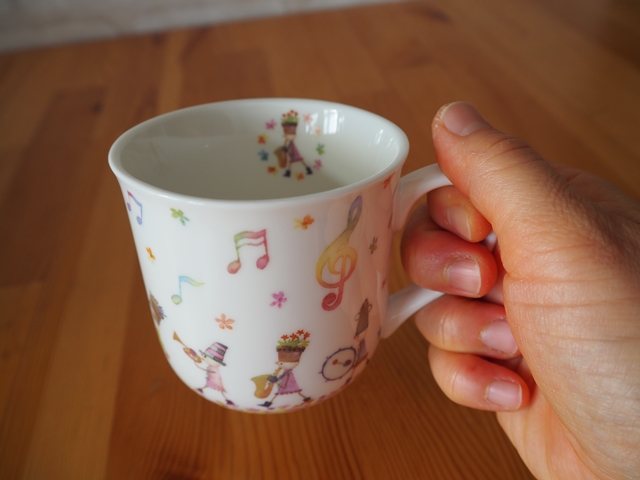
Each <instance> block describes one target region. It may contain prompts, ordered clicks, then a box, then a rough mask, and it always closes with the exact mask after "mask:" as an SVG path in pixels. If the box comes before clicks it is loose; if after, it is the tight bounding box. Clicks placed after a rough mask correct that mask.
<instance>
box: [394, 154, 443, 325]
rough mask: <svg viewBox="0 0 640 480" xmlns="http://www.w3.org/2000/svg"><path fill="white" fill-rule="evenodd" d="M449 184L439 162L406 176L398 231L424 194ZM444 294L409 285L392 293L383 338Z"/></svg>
mask: <svg viewBox="0 0 640 480" xmlns="http://www.w3.org/2000/svg"><path fill="white" fill-rule="evenodd" d="M446 185H451V181H450V180H449V179H448V178H447V177H446V176H445V175H444V173H442V170H440V167H439V166H438V165H437V164H433V165H428V166H426V167H423V168H420V169H418V170H416V171H414V172H411V173H410V174H408V175H405V176H404V177H402V178H401V179H400V185H399V188H398V200H397V203H396V207H395V214H394V216H393V221H392V228H393V231H394V232H398V231H400V230H401V229H402V228H404V226H405V224H406V223H407V218H408V216H409V212H410V211H411V207H413V205H414V204H415V203H416V201H418V199H419V198H420V197H422V196H423V195H425V194H426V193H427V192H430V191H431V190H435V189H436V188H440V187H444V186H446ZM442 295H443V293H442V292H436V291H433V290H428V289H426V288H421V287H418V286H417V285H409V286H408V287H406V288H405V289H404V290H400V291H399V292H397V293H394V294H393V295H391V296H389V305H388V307H387V317H386V318H385V320H384V323H383V325H382V334H381V335H382V338H387V337H388V336H389V335H391V334H392V333H393V332H394V331H395V330H396V329H397V328H398V327H399V326H400V325H401V324H402V323H403V322H404V321H405V320H407V319H408V318H409V317H411V315H413V314H414V313H416V312H417V311H418V310H420V309H421V308H422V307H424V306H425V305H426V304H427V303H429V302H431V301H433V300H435V299H436V298H438V297H440V296H442Z"/></svg>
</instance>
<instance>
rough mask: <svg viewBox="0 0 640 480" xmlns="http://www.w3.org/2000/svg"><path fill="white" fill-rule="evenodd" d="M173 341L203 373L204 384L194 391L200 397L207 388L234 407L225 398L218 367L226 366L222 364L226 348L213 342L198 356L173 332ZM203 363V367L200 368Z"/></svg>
mask: <svg viewBox="0 0 640 480" xmlns="http://www.w3.org/2000/svg"><path fill="white" fill-rule="evenodd" d="M173 339H174V340H175V341H177V342H179V343H180V344H181V345H182V346H183V350H184V352H185V353H186V354H187V356H188V357H189V358H190V359H191V360H192V361H193V363H194V365H195V366H196V367H197V368H199V369H200V370H203V371H204V372H205V384H204V385H203V386H202V387H199V388H196V389H195V390H196V391H197V392H198V393H199V394H200V395H204V391H205V389H207V388H208V389H211V390H214V391H216V392H220V393H221V394H222V397H223V398H224V400H225V402H226V404H227V405H231V406H235V403H233V402H232V401H231V400H229V398H227V390H226V389H225V388H224V385H223V384H222V376H221V375H220V367H226V366H227V364H226V363H224V356H225V354H226V353H227V350H228V347H227V346H226V345H223V344H222V343H220V342H213V343H212V344H211V345H210V346H209V347H207V349H206V350H205V351H204V352H203V351H202V350H201V351H200V354H198V353H197V352H196V351H195V350H194V349H192V348H190V347H188V346H187V345H185V344H184V343H183V342H182V340H180V337H178V334H177V333H176V332H173ZM203 363H204V364H205V366H202V364H203Z"/></svg>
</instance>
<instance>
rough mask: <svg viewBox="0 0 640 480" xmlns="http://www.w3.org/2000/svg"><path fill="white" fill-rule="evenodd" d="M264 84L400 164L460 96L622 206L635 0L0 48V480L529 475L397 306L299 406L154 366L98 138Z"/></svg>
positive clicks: (325, 17)
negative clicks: (368, 114) (325, 395)
mask: <svg viewBox="0 0 640 480" xmlns="http://www.w3.org/2000/svg"><path fill="white" fill-rule="evenodd" d="M269 96H288V97H313V98H323V99H328V100H335V101H339V102H343V103H349V104H353V105H356V106H358V107H362V108H365V109H368V110H372V111H374V112H376V113H378V114H381V115H383V116H385V117H388V118H389V119H391V120H392V121H394V122H396V123H397V124H398V125H400V126H401V127H402V128H403V129H404V130H405V131H406V132H407V134H408V136H409V139H410V141H411V145H412V153H411V155H410V158H409V160H408V163H407V165H406V167H405V172H409V171H411V170H414V169H416V168H418V167H420V166H422V165H425V164H429V163H433V162H434V161H435V158H434V154H433V151H432V146H431V135H430V132H429V125H430V122H431V118H432V116H433V115H434V113H435V112H436V110H437V109H438V107H439V106H440V105H442V104H444V103H446V102H449V101H452V100H456V99H465V100H468V101H471V102H473V103H474V104H475V105H477V106H478V108H479V109H480V110H481V112H483V113H484V114H485V116H486V117H487V119H489V120H490V121H491V122H493V123H494V124H495V125H497V126H498V127H500V128H502V129H503V130H506V131H508V132H510V133H512V134H514V135H517V136H520V137H522V138H525V139H527V140H528V141H529V142H531V143H532V144H533V145H534V146H535V147H536V148H537V149H539V150H540V151H541V152H542V153H543V154H544V155H546V156H547V157H548V158H550V159H553V160H554V161H558V162H564V163H568V164H571V165H574V166H578V167H581V168H584V169H587V170H590V171H593V172H595V173H597V174H599V175H601V176H603V177H605V178H607V179H609V180H610V181H612V182H613V183H615V184H617V185H618V186H619V187H620V188H621V189H622V190H624V191H625V192H626V193H628V194H629V195H630V196H632V197H633V198H635V199H636V200H640V132H639V131H638V130H639V127H640V6H639V4H638V2H635V1H634V0H613V1H605V0H487V1H485V2H474V1H472V0H433V1H429V2H408V3H396V4H390V5H378V6H368V7H362V8H354V9H347V10H340V11H324V12H319V13H314V14H305V15H299V16H289V17H284V18H272V19H264V20H257V21H249V22H243V23H234V24H228V25H219V26H212V27H207V28H197V29H186V30H178V31H173V32H167V33H159V34H154V35H144V36H139V37H135V38H124V39H117V40H110V41H103V42H96V43H88V44H79V45H71V46H63V47H59V48H49V49H43V50H36V51H24V52H18V53H13V54H5V55H2V56H0V159H1V160H0V212H1V213H0V220H1V222H2V226H1V227H0V228H1V233H0V318H1V323H0V328H1V330H0V368H1V372H2V373H1V375H0V411H1V412H2V423H1V426H0V478H2V479H22V478H29V479H65V480H68V479H99V478H109V479H118V480H121V479H147V478H149V479H271V478H278V479H324V480H326V479H332V480H333V479H361V478H362V479H403V480H405V479H458V478H460V479H469V478H474V479H484V478H486V479H496V478H499V479H525V478H530V476H529V473H528V471H527V469H526V468H525V466H524V464H523V463H522V461H521V460H520V459H519V457H518V455H517V453H516V452H515V450H514V449H513V448H512V447H511V445H510V443H509V442H508V440H507V439H506V437H505V435H504V434H503V432H502V430H501V429H500V427H499V426H498V424H497V422H496V420H495V416H494V415H493V414H491V413H486V412H478V411H473V410H470V409H467V408H463V407H459V406H457V405H455V404H453V403H451V402H450V401H449V400H448V399H447V398H446V397H445V396H444V395H443V394H442V393H441V392H440V390H439V389H438V388H437V386H436V384H435V383H434V381H433V379H432V376H431V373H430V371H429V365H428V362H427V344H426V341H425V340H424V339H423V338H422V337H421V336H420V335H419V333H418V332H417V330H416V328H415V326H414V325H413V323H412V322H408V323H406V324H405V325H404V326H403V327H402V328H401V329H400V330H399V331H398V332H397V333H396V334H394V335H393V336H392V337H391V338H390V339H389V340H386V341H384V342H383V343H382V345H381V347H380V348H379V351H378V353H377V354H376V357H375V358H374V359H373V361H372V362H371V364H370V366H369V368H368V369H367V371H366V372H365V373H364V374H363V375H362V376H361V377H360V379H359V380H358V381H357V382H356V383H355V384H354V385H353V386H351V387H350V388H349V389H347V390H346V391H345V392H343V393H341V394H340V395H338V396H336V397H334V398H332V399H331V400H329V401H326V402H324V403H322V404H319V405H317V406H315V407H313V408H310V409H307V410H304V411H300V412H296V413H290V414H285V415H278V416H264V415H249V414H243V413H237V412H233V411H228V410H226V409H223V408H220V407H218V406H216V405H214V404H211V403H209V402H207V401H206V400H203V399H202V398H201V397H200V396H198V395H196V394H195V393H193V392H192V391H190V390H189V389H188V388H187V387H185V386H184V385H183V384H182V383H181V382H180V381H179V380H178V379H177V377H176V376H175V375H174V374H173V372H172V371H171V370H170V367H169V365H168V364H167V362H166V361H165V359H164V356H163V353H162V351H161V349H160V347H159V344H158V341H157V337H156V335H155V332H154V328H153V324H152V321H151V316H150V314H149V308H148V306H147V301H146V299H145V292H144V288H143V284H142V280H141V276H140V271H139V266H138V263H137V259H136V257H135V252H134V247H133V241H132V236H131V232H130V228H129V224H128V220H127V215H126V212H125V209H124V204H123V201H122V197H121V194H120V191H119V189H118V187H117V184H116V180H115V178H114V176H113V175H112V173H111V172H110V170H109V169H108V167H107V160H106V159H107V151H108V149H109V147H110V145H111V143H112V142H113V141H114V140H115V139H116V137H117V136H118V135H120V134H121V133H122V132H123V131H125V130H126V129H128V128H129V127H131V126H133V125H134V124H136V123H138V122H140V121H142V120H145V119H147V118H149V117H151V116H155V115H157V114H159V113H162V112H167V111H169V110H173V109H176V108H180V107H184V106H188V105H194V104H199V103H205V102H212V101H217V100H224V99H231V98H242V97H269ZM394 255H395V257H394V269H393V272H392V276H391V289H392V290H398V289H399V288H401V287H403V286H404V285H406V284H407V283H408V280H407V278H406V276H405V275H404V274H403V272H402V270H401V267H400V263H399V261H398V255H397V252H396V253H395V254H394Z"/></svg>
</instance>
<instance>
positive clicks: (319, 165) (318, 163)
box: [313, 159, 322, 170]
mask: <svg viewBox="0 0 640 480" xmlns="http://www.w3.org/2000/svg"><path fill="white" fill-rule="evenodd" d="M313 168H315V169H316V170H320V169H321V168H322V160H320V159H318V160H316V161H315V162H313Z"/></svg>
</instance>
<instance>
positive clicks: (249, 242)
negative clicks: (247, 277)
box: [227, 230, 269, 274]
mask: <svg viewBox="0 0 640 480" xmlns="http://www.w3.org/2000/svg"><path fill="white" fill-rule="evenodd" d="M233 243H234V244H235V247H236V255H237V258H236V259H235V260H234V261H233V262H231V263H230V264H229V266H228V267H227V271H228V272H229V273H231V274H235V273H238V271H239V270H240V268H241V267H242V262H241V261H240V249H241V248H242V247H246V246H250V247H264V255H262V256H261V257H260V258H258V260H257V261H256V267H258V269H260V270H264V269H265V267H266V266H267V265H268V264H269V246H268V244H267V231H266V230H260V231H258V232H250V231H245V232H240V233H237V234H236V235H234V237H233Z"/></svg>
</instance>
